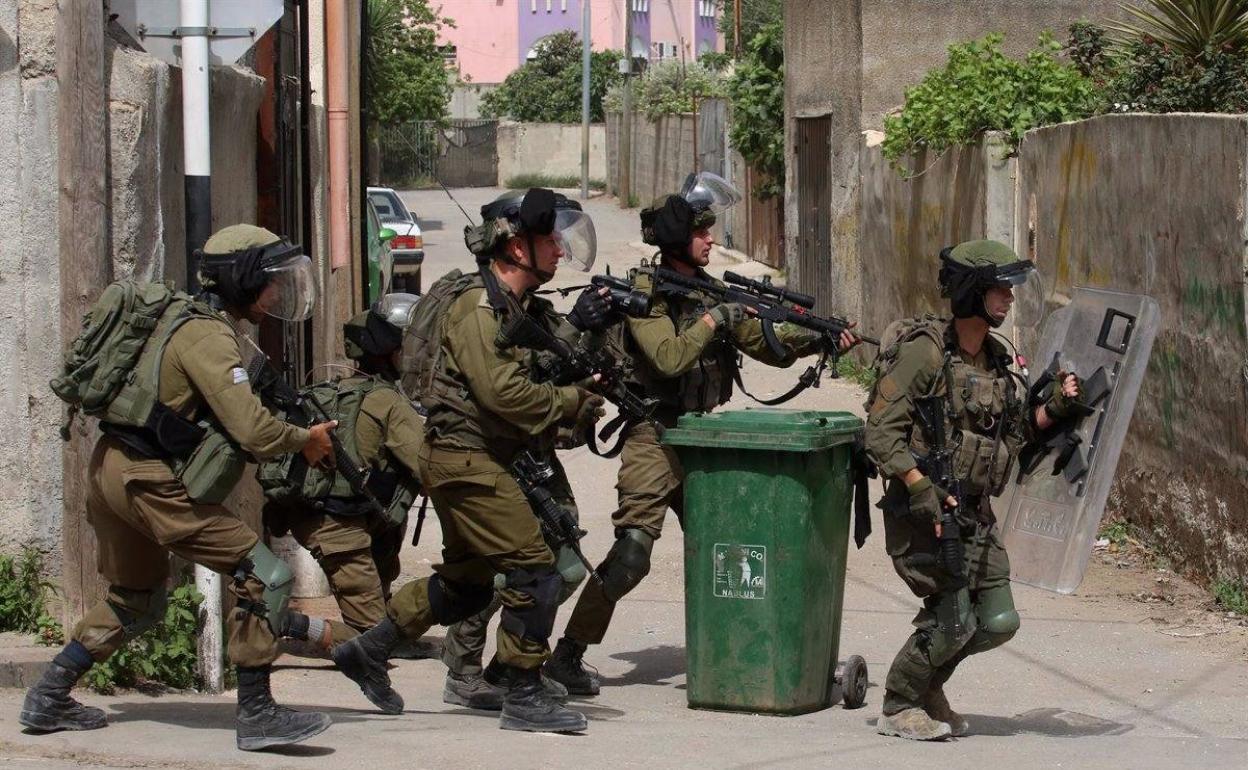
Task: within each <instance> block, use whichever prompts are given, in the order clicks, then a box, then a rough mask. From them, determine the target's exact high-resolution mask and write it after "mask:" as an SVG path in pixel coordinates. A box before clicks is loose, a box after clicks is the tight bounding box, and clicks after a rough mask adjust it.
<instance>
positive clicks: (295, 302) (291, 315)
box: [256, 254, 316, 321]
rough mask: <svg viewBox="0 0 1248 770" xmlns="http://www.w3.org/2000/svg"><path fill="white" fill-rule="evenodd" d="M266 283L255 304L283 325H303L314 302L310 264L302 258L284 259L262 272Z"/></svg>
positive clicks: (308, 260)
mask: <svg viewBox="0 0 1248 770" xmlns="http://www.w3.org/2000/svg"><path fill="white" fill-rule="evenodd" d="M264 274H265V277H267V278H268V282H267V283H265V286H264V289H263V290H262V291H261V292H260V298H259V299H258V300H256V302H257V303H258V304H259V306H260V309H261V310H263V311H264V312H265V313H266V314H267V315H271V316H273V317H274V318H279V319H281V320H283V321H306V320H308V319H309V318H311V317H312V305H313V304H314V303H315V302H316V277H315V275H313V272H312V260H310V259H308V257H307V256H306V255H304V254H296V255H294V256H290V257H287V258H285V259H283V260H282V261H281V262H278V263H277V264H276V265H271V266H269V267H266V268H265V269H264Z"/></svg>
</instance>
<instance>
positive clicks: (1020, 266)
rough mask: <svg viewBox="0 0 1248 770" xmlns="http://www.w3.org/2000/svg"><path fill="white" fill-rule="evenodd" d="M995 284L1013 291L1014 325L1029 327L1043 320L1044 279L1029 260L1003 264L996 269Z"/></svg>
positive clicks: (1036, 325)
mask: <svg viewBox="0 0 1248 770" xmlns="http://www.w3.org/2000/svg"><path fill="white" fill-rule="evenodd" d="M996 277H997V284H996V285H997V286H999V287H1001V288H1008V289H1011V290H1012V291H1013V294H1014V304H1013V306H1012V315H1013V316H1014V325H1015V326H1016V327H1019V328H1024V329H1030V328H1035V327H1038V326H1039V325H1040V322H1041V321H1042V320H1044V281H1042V280H1041V278H1040V271H1039V270H1037V269H1036V266H1035V264H1034V263H1032V261H1031V260H1023V261H1020V262H1015V263H1013V264H1009V265H1003V266H1002V267H1000V268H999V269H998V270H997V276H996Z"/></svg>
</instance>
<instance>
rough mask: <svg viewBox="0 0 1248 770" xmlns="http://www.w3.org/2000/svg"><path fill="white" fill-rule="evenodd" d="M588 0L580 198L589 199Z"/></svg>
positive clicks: (585, 2)
mask: <svg viewBox="0 0 1248 770" xmlns="http://www.w3.org/2000/svg"><path fill="white" fill-rule="evenodd" d="M589 26H590V22H589V0H581V198H583V199H585V200H588V199H589V65H590V40H589V35H590V29H589Z"/></svg>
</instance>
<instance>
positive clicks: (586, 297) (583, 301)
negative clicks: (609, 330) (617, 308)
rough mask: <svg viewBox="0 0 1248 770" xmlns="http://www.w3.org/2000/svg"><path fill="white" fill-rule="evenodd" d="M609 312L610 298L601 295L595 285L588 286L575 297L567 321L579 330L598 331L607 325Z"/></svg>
mask: <svg viewBox="0 0 1248 770" xmlns="http://www.w3.org/2000/svg"><path fill="white" fill-rule="evenodd" d="M610 314H611V300H609V299H607V298H606V297H604V296H602V294H600V293H599V289H598V287H597V286H590V287H589V288H588V289H586V290H585V291H583V292H581V296H579V297H577V298H576V304H575V305H573V306H572V312H571V313H568V323H570V324H572V325H573V326H575V327H576V328H577V329H578V330H579V331H583V332H589V331H598V330H599V329H601V328H602V327H604V326H606V325H607V316H609V315H610Z"/></svg>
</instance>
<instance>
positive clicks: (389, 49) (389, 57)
mask: <svg viewBox="0 0 1248 770" xmlns="http://www.w3.org/2000/svg"><path fill="white" fill-rule="evenodd" d="M454 25H455V22H454V21H453V20H452V19H449V18H446V17H443V16H441V15H440V13H439V11H435V10H434V9H433V8H431V7H430V5H429V0H368V33H367V35H366V36H365V38H364V51H363V58H364V72H365V80H364V83H363V86H364V93H365V102H366V108H367V111H368V113H367V120H368V121H369V123H370V124H372V126H373V127H374V128H375V127H376V126H378V125H392V124H395V123H406V122H408V121H413V120H442V119H443V118H445V116H446V108H447V105H448V104H449V103H450V100H451V91H452V89H453V88H454V86H453V84H452V82H451V79H450V78H449V77H448V73H447V68H446V60H445V59H444V58H443V57H442V53H441V51H439V50H438V30H439V29H441V28H442V27H444V26H447V27H451V26H454Z"/></svg>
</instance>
